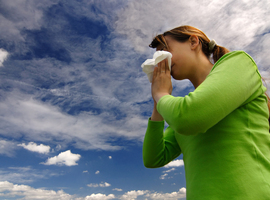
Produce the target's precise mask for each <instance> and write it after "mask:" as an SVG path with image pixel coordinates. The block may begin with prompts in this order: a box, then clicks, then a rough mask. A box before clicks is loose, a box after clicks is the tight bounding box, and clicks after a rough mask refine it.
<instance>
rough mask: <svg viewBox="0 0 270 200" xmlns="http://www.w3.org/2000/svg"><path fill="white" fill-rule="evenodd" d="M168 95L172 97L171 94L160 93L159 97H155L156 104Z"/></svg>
mask: <svg viewBox="0 0 270 200" xmlns="http://www.w3.org/2000/svg"><path fill="white" fill-rule="evenodd" d="M166 95H170V94H169V93H167V92H165V93H159V94H157V95H155V97H154V99H155V101H156V104H157V103H158V101H159V100H160V99H161V97H163V96H166Z"/></svg>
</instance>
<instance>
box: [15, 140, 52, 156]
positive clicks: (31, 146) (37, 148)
mask: <svg viewBox="0 0 270 200" xmlns="http://www.w3.org/2000/svg"><path fill="white" fill-rule="evenodd" d="M18 146H21V147H23V148H25V149H27V150H29V151H33V152H38V153H42V154H47V153H49V152H50V149H51V147H50V146H47V145H44V144H40V145H37V144H36V143H34V142H29V143H28V144H27V145H26V144H25V143H22V144H18Z"/></svg>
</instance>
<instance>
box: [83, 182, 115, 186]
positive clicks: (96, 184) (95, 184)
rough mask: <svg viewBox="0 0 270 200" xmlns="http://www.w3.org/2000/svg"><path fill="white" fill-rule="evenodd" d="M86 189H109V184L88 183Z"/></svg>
mask: <svg viewBox="0 0 270 200" xmlns="http://www.w3.org/2000/svg"><path fill="white" fill-rule="evenodd" d="M87 186H88V187H110V186H111V184H110V183H107V182H104V183H103V182H101V183H99V184H98V183H90V184H87Z"/></svg>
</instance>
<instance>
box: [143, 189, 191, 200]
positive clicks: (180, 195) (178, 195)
mask: <svg viewBox="0 0 270 200" xmlns="http://www.w3.org/2000/svg"><path fill="white" fill-rule="evenodd" d="M146 197H149V198H150V199H155V200H163V199H166V200H167V199H171V200H173V199H185V197H186V188H184V187H182V188H181V189H179V191H178V192H172V193H157V192H156V193H150V194H147V195H146Z"/></svg>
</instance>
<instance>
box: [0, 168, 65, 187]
mask: <svg viewBox="0 0 270 200" xmlns="http://www.w3.org/2000/svg"><path fill="white" fill-rule="evenodd" d="M60 175H61V174H56V173H53V172H52V171H49V170H37V169H34V168H33V167H30V166H28V167H9V168H8V169H0V180H6V181H10V182H14V183H32V182H34V181H37V180H40V179H47V178H49V177H54V176H60Z"/></svg>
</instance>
